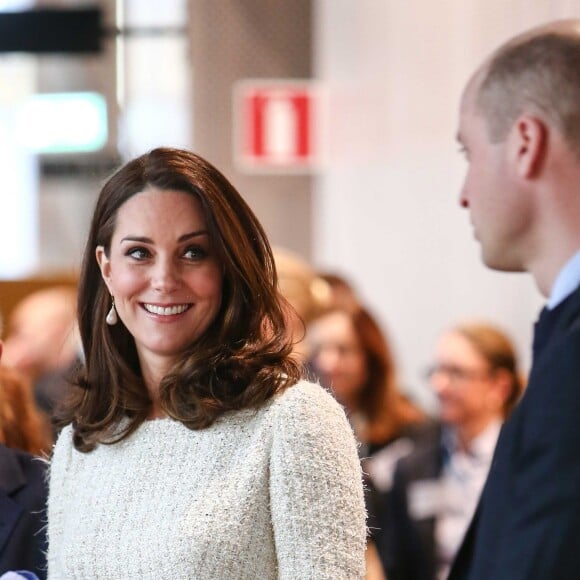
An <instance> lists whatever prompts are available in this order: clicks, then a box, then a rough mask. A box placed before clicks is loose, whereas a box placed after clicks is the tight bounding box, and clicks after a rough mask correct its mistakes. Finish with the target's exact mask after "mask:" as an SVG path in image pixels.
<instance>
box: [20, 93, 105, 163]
mask: <svg viewBox="0 0 580 580" xmlns="http://www.w3.org/2000/svg"><path fill="white" fill-rule="evenodd" d="M15 134H16V136H17V138H18V140H19V141H20V142H21V143H22V145H23V146H24V147H26V148H27V149H30V150H32V151H34V152H36V153H90V152H94V151H98V150H99V149H102V148H103V147H104V146H105V144H106V143H107V136H108V129H107V103H106V100H105V98H104V97H103V95H100V94H98V93H88V92H86V93H44V94H37V95H32V96H31V97H29V98H28V99H26V101H24V102H23V103H22V104H21V105H20V106H19V107H18V109H17V119H16V133H15Z"/></svg>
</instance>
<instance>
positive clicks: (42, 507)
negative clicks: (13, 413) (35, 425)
mask: <svg viewBox="0 0 580 580" xmlns="http://www.w3.org/2000/svg"><path fill="white" fill-rule="evenodd" d="M47 491H48V490H47V484H46V464H45V462H44V461H43V460H42V459H39V458H37V457H33V456H32V455H29V454H28V453H24V452H23V451H18V450H15V449H9V448H8V447H6V446H4V445H2V444H0V575H1V574H3V573H4V572H7V571H9V570H29V571H31V572H34V573H35V574H36V575H37V576H38V577H39V578H41V579H44V578H46V549H47V543H46V497H47Z"/></svg>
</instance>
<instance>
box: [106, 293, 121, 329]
mask: <svg viewBox="0 0 580 580" xmlns="http://www.w3.org/2000/svg"><path fill="white" fill-rule="evenodd" d="M111 300H112V304H111V310H109V313H108V314H107V318H105V322H106V323H107V324H108V325H109V326H115V324H117V322H119V317H118V316H117V311H116V310H115V299H114V298H113V295H112V294H111Z"/></svg>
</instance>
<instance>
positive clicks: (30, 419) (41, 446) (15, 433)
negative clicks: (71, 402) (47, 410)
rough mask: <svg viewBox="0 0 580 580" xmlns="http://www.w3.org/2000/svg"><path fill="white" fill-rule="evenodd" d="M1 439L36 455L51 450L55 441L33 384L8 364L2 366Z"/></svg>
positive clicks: (7, 444) (0, 373) (14, 447)
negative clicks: (36, 401) (35, 400)
mask: <svg viewBox="0 0 580 580" xmlns="http://www.w3.org/2000/svg"><path fill="white" fill-rule="evenodd" d="M0 443H3V444H4V445H6V447H11V448H13V449H21V450H22V451H27V452H28V453H32V454H33V455H42V454H44V453H46V452H48V450H49V449H50V445H51V443H52V441H51V438H50V434H49V428H48V424H47V422H46V421H45V420H44V418H43V416H42V415H41V414H40V412H39V411H38V409H37V407H36V405H35V403H34V397H33V395H32V390H31V388H30V384H29V383H28V382H27V381H26V379H25V378H24V377H22V376H21V375H20V374H19V373H17V372H16V371H15V370H13V369H10V368H8V367H0Z"/></svg>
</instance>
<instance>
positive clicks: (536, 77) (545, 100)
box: [458, 21, 580, 271]
mask: <svg viewBox="0 0 580 580" xmlns="http://www.w3.org/2000/svg"><path fill="white" fill-rule="evenodd" d="M458 140H459V141H460V143H461V145H462V146H463V148H464V149H465V151H466V153H467V157H468V161H469V164H470V166H469V170H468V172H467V176H466V179H465V183H464V186H463V189H462V192H461V204H462V205H463V206H464V207H468V208H469V209H470V214H471V220H472V224H473V227H474V230H475V235H476V237H477V238H478V240H479V241H480V242H481V245H482V253H483V259H484V262H485V263H486V264H487V265H488V266H490V267H492V268H495V269H499V270H509V271H518V270H529V269H533V265H532V262H533V261H534V259H535V254H537V253H538V248H537V246H538V244H539V243H541V238H542V235H541V233H539V231H538V229H539V228H538V223H539V221H541V220H542V219H544V215H543V214H544V213H545V211H542V213H541V214H540V212H539V209H540V208H541V207H543V204H544V200H545V196H544V198H540V197H539V195H538V194H539V190H540V189H543V190H545V189H546V187H548V188H552V189H553V184H554V182H553V178H554V176H555V175H556V174H557V173H558V172H557V171H554V169H558V164H560V163H561V162H563V161H564V162H566V163H568V162H571V163H573V164H574V165H576V166H577V167H579V168H580V21H560V22H556V23H552V24H549V25H546V26H542V27H539V28H536V29H533V30H531V31H529V32H526V33H524V34H522V35H520V36H518V37H516V38H515V39H513V40H511V41H510V42H508V43H507V44H505V45H503V46H502V47H500V48H499V49H498V50H497V51H496V52H495V53H494V54H493V55H492V56H491V57H490V58H489V59H488V60H487V61H486V62H485V63H484V64H483V65H482V66H481V67H480V68H479V69H478V70H477V71H476V73H475V74H474V75H473V76H472V78H471V80H470V81H469V83H468V85H467V87H466V89H465V91H464V94H463V97H462V101H461V111H460V124H459V133H458ZM560 169H561V167H560ZM560 173H561V174H562V175H565V174H564V173H562V172H561V171H560ZM539 185H540V187H538V186H539Z"/></svg>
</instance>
